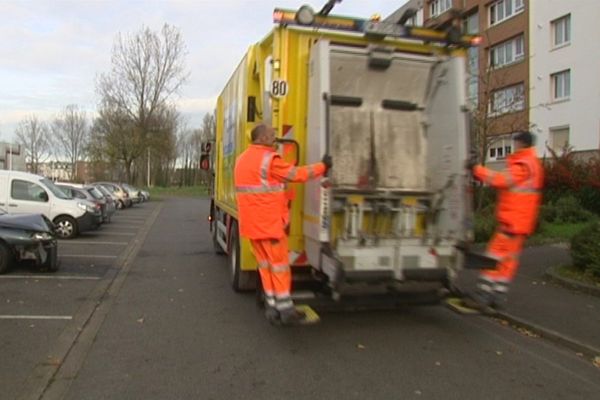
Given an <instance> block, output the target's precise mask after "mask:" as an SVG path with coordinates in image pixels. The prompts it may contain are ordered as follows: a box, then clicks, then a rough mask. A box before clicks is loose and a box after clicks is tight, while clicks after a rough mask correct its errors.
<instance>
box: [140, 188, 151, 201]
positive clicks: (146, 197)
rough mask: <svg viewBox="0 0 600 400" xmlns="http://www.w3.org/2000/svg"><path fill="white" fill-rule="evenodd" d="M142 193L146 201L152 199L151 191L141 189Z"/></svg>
mask: <svg viewBox="0 0 600 400" xmlns="http://www.w3.org/2000/svg"><path fill="white" fill-rule="evenodd" d="M140 194H141V195H142V199H143V200H144V201H148V200H150V192H149V191H147V190H140Z"/></svg>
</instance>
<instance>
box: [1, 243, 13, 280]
mask: <svg viewBox="0 0 600 400" xmlns="http://www.w3.org/2000/svg"><path fill="white" fill-rule="evenodd" d="M11 264H12V256H11V254H10V250H9V249H8V246H7V245H6V244H4V243H3V242H0V274H4V273H6V272H7V271H8V270H9V269H10V266H11Z"/></svg>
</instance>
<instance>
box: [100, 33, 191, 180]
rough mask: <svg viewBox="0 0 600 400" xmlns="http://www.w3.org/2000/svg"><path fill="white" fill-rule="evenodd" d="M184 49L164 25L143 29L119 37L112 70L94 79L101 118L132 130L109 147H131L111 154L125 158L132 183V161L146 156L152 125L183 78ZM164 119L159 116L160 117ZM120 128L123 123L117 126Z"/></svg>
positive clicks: (184, 74) (113, 56)
mask: <svg viewBox="0 0 600 400" xmlns="http://www.w3.org/2000/svg"><path fill="white" fill-rule="evenodd" d="M184 56H185V46H184V43H183V38H182V36H181V33H180V32H179V30H178V29H176V28H175V27H172V26H170V25H167V24H165V25H164V26H163V27H162V29H161V30H160V32H154V31H152V30H150V29H149V28H143V29H142V30H141V31H139V32H137V33H136V34H134V35H132V36H129V35H125V36H124V35H119V36H118V37H117V39H116V42H115V44H114V47H113V51H112V69H111V71H110V72H109V73H105V74H102V75H101V76H100V78H99V80H98V85H97V92H98V93H99V95H100V97H101V99H102V100H101V107H100V108H101V109H104V110H108V111H110V112H109V113H107V112H106V111H105V112H104V113H102V112H101V117H102V115H107V114H114V111H115V110H117V113H118V115H119V120H120V121H123V119H127V120H129V121H130V122H129V125H131V126H130V127H129V128H128V129H126V130H125V131H123V130H120V132H121V133H123V134H126V135H129V136H130V137H129V138H127V139H124V140H118V141H116V142H115V143H111V146H112V145H116V146H120V145H129V144H131V142H134V143H135V146H134V147H129V148H128V149H127V150H124V149H118V148H117V149H113V150H112V151H113V152H114V153H127V157H126V158H127V161H124V162H125V168H126V173H127V179H128V180H131V178H132V170H131V167H132V165H133V161H134V160H136V159H138V158H139V157H141V156H142V155H143V154H145V153H146V150H147V148H148V146H149V143H150V142H152V139H153V138H152V135H153V134H154V133H156V132H158V131H160V129H158V130H157V129H156V128H155V127H154V126H153V124H155V123H156V121H158V120H160V117H161V116H160V114H164V112H165V110H167V109H168V108H169V107H168V105H169V101H170V99H171V98H172V97H173V95H174V94H175V93H177V91H178V90H179V89H180V88H181V86H182V85H183V83H184V82H185V80H186V79H187V76H188V74H187V72H186V71H185V66H184V65H185V64H184ZM163 116H164V115H163ZM120 125H121V126H122V124H120Z"/></svg>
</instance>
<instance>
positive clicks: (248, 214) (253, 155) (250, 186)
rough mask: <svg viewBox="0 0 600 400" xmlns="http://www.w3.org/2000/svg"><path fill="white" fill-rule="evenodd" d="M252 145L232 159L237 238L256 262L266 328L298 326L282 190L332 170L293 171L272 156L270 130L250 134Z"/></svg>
mask: <svg viewBox="0 0 600 400" xmlns="http://www.w3.org/2000/svg"><path fill="white" fill-rule="evenodd" d="M251 139H252V144H251V145H250V146H249V147H248V149H246V150H245V151H244V152H243V153H242V154H240V156H239V157H238V158H237V160H236V163H235V170H234V181H235V190H236V198H237V205H238V218H239V221H238V222H239V229H240V236H241V237H244V238H248V239H249V240H250V243H251V245H252V251H253V253H254V256H255V257H256V261H257V262H258V271H259V275H260V279H261V282H262V286H263V290H264V294H265V306H266V311H265V315H266V317H267V319H269V321H271V322H277V323H279V322H280V323H281V324H284V325H295V324H301V323H303V322H305V321H306V315H305V314H304V313H303V312H300V311H298V310H296V308H295V307H294V303H293V301H292V298H291V296H290V291H291V286H292V273H291V270H290V265H289V258H288V257H289V256H288V243H287V235H286V225H287V222H288V201H289V200H288V197H289V196H287V195H286V191H285V189H286V188H285V184H286V183H288V182H306V181H307V180H309V179H315V178H318V177H320V176H323V175H324V174H325V173H326V171H327V170H328V169H329V168H331V164H332V163H331V157H330V156H329V155H325V156H323V160H322V162H318V163H315V164H311V165H307V166H303V167H296V166H294V165H292V164H290V163H288V162H286V161H284V160H283V159H282V158H281V156H280V155H279V154H278V153H277V152H276V149H275V142H276V140H275V130H274V129H273V128H272V127H271V126H268V125H265V124H259V125H257V126H256V127H254V129H253V130H252V132H251Z"/></svg>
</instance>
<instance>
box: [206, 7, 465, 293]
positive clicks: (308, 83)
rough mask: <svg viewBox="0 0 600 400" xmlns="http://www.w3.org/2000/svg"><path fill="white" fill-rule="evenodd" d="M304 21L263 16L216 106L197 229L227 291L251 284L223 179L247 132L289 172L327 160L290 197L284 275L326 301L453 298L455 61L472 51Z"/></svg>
mask: <svg viewBox="0 0 600 400" xmlns="http://www.w3.org/2000/svg"><path fill="white" fill-rule="evenodd" d="M304 12H306V9H304ZM311 16H312V17H313V18H307V19H303V18H299V17H298V16H297V13H296V11H291V10H280V9H277V10H275V13H274V20H275V23H276V26H275V28H274V29H273V30H272V31H271V32H270V33H269V34H267V35H266V36H265V38H264V39H263V40H261V41H260V42H258V43H256V44H255V45H253V46H251V47H250V48H249V50H248V52H247V53H246V55H245V56H244V57H243V58H242V60H241V62H240V63H239V65H238V66H237V68H236V70H235V72H234V73H233V75H232V76H231V78H230V79H229V81H228V82H227V84H226V86H225V88H224V89H223V91H222V93H221V95H220V96H219V99H218V104H217V125H216V127H217V130H216V138H215V141H214V146H212V152H211V158H212V162H211V163H210V164H209V163H207V164H205V165H206V166H208V165H210V168H212V170H213V174H214V182H213V190H212V201H211V215H210V218H209V219H210V221H211V232H212V234H213V240H214V243H215V247H216V249H217V251H219V252H222V253H226V254H227V255H228V260H229V268H230V277H231V284H232V286H233V288H234V289H236V290H245V289H252V288H254V287H255V284H256V274H255V271H256V268H257V263H256V260H255V259H254V257H253V255H252V253H251V251H250V246H249V243H247V242H246V241H244V240H240V238H239V233H238V224H237V218H238V215H237V208H236V200H235V190H234V182H233V170H234V165H235V160H236V158H237V156H239V155H240V154H241V153H242V152H243V151H244V150H245V149H246V148H247V146H248V145H249V143H250V132H251V130H252V128H253V127H254V126H256V124H257V123H266V124H269V125H271V126H273V127H274V128H275V129H276V132H277V135H278V137H279V138H280V139H283V140H282V144H281V145H280V148H279V150H278V151H279V152H280V153H281V154H282V156H283V157H284V158H285V159H286V160H287V161H289V162H295V163H298V164H306V163H312V162H316V161H318V160H320V159H321V158H322V156H323V154H326V153H327V154H330V155H331V156H332V159H333V168H332V170H331V171H330V173H329V176H328V177H326V178H324V179H323V180H321V181H313V182H311V183H309V184H307V185H306V186H304V185H293V184H291V185H289V186H290V189H292V191H293V193H294V196H293V200H292V201H291V203H290V241H289V247H290V257H289V258H290V263H291V264H292V266H302V267H304V268H306V270H310V271H311V276H312V277H313V278H315V279H316V280H317V281H318V282H319V284H322V285H323V286H324V287H326V288H327V290H326V291H327V292H328V293H330V294H333V295H336V296H337V297H339V295H340V294H342V295H343V294H344V291H345V290H347V289H348V288H349V287H351V286H354V287H356V286H357V284H358V285H360V284H364V283H369V284H370V285H374V284H381V285H383V286H384V287H386V288H389V287H400V286H401V285H402V284H404V283H407V282H429V283H431V282H435V283H438V284H440V285H442V286H448V285H451V282H452V279H453V278H454V277H455V276H456V272H457V271H458V270H460V269H461V268H462V266H463V264H464V254H462V253H461V250H460V248H462V247H464V246H463V245H464V243H467V242H468V241H469V240H470V238H471V235H472V233H471V225H472V216H471V213H470V198H469V196H468V190H467V186H468V179H469V177H468V175H467V173H466V171H465V170H464V160H465V159H466V156H467V153H468V151H467V149H468V132H467V126H468V118H469V116H468V107H467V104H466V97H465V82H466V76H465V61H464V56H465V52H466V51H465V49H466V48H467V47H469V46H470V45H471V44H472V43H473V42H475V40H476V38H473V37H469V36H463V35H460V34H458V35H457V32H456V31H450V32H440V31H435V30H429V29H425V28H419V27H406V26H403V25H401V24H399V23H396V22H385V21H378V20H369V19H361V18H350V17H340V16H325V15H314V13H313V14H312V15H311V14H310V13H309V14H308V15H306V14H305V15H303V17H311ZM203 165H204V164H203ZM461 246H462V247H461Z"/></svg>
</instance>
